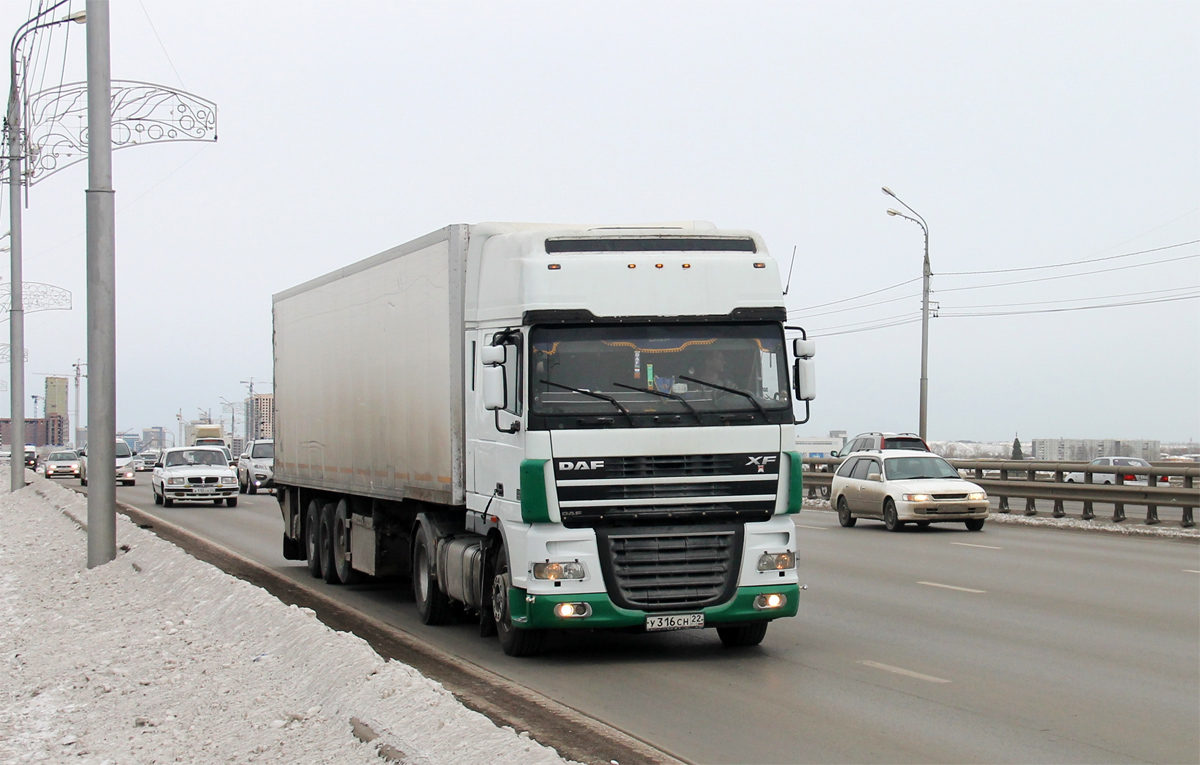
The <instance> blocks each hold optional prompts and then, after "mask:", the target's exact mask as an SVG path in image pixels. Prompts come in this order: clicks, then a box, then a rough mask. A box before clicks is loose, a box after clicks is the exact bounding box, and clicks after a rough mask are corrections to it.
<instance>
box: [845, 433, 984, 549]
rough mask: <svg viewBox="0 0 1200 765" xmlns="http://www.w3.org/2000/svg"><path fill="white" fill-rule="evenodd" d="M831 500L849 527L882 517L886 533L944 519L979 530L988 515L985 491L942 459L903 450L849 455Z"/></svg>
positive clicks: (926, 524)
mask: <svg viewBox="0 0 1200 765" xmlns="http://www.w3.org/2000/svg"><path fill="white" fill-rule="evenodd" d="M829 501H830V502H831V503H832V504H833V506H834V507H835V508H836V509H837V514H838V521H839V522H840V523H841V524H842V525H843V526H847V527H849V526H853V525H854V524H855V522H856V521H857V520H858V519H859V518H878V519H879V520H881V521H883V525H884V526H886V527H887V529H888V531H899V530H900V528H901V527H902V526H903V525H904V524H905V523H916V524H917V525H918V526H921V527H924V526H928V525H929V524H930V523H937V522H945V521H959V522H962V523H964V524H966V527H967V528H968V529H969V530H971V531H979V530H980V529H982V528H983V523H984V521H985V520H987V517H988V497H987V492H985V491H984V490H983V489H982V488H980V487H979V486H978V485H976V484H973V483H971V482H970V481H967V480H964V479H963V478H962V476H960V475H959V474H958V471H957V470H956V469H955V468H954V467H953V466H952V465H951V464H950V463H949V462H946V460H944V459H942V458H941V457H938V456H937V455H935V454H921V453H914V452H912V451H908V450H905V449H882V450H879V451H866V452H857V453H855V454H851V455H850V456H849V457H847V458H846V461H845V462H843V463H842V464H841V466H840V467H839V468H838V470H837V473H835V474H834V476H833V486H832V488H831V489H830V497H829Z"/></svg>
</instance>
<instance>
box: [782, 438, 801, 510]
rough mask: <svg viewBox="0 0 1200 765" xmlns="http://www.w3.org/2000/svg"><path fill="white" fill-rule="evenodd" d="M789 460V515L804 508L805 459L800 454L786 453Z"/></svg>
mask: <svg viewBox="0 0 1200 765" xmlns="http://www.w3.org/2000/svg"><path fill="white" fill-rule="evenodd" d="M784 454H786V455H787V456H788V459H789V467H790V468H791V469H790V470H789V471H788V503H787V512H788V514H789V515H791V514H793V513H798V512H800V508H802V507H804V459H803V458H802V457H801V456H800V452H784Z"/></svg>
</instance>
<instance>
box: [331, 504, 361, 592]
mask: <svg viewBox="0 0 1200 765" xmlns="http://www.w3.org/2000/svg"><path fill="white" fill-rule="evenodd" d="M332 544H333V567H334V569H335V570H336V571H337V578H338V580H339V581H341V583H342V584H354V583H355V582H357V581H358V579H359V576H358V572H357V571H355V570H354V568H353V567H352V566H351V565H350V503H349V502H347V501H346V500H344V499H343V500H340V501H339V502H338V503H337V509H336V510H335V511H334V513H333V539H332Z"/></svg>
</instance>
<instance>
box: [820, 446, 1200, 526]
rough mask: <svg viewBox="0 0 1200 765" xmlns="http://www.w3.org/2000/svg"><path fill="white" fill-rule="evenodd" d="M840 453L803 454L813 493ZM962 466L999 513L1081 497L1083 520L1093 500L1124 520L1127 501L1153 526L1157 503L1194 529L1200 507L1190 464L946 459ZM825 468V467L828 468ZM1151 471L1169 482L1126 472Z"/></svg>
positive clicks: (1197, 474) (1057, 508) (823, 488)
mask: <svg viewBox="0 0 1200 765" xmlns="http://www.w3.org/2000/svg"><path fill="white" fill-rule="evenodd" d="M842 459H843V458H842V457H806V458H805V459H804V467H805V472H804V482H805V484H807V485H808V487H809V493H808V496H809V497H810V498H815V497H817V495H818V494H819V495H820V496H821V497H823V498H828V497H829V487H830V485H831V484H832V483H833V473H834V471H836V470H837V466H838V465H840V464H841V463H842ZM947 462H949V463H950V464H951V465H953V466H954V467H955V468H957V469H958V471H959V473H960V474H964V477H966V478H970V479H971V480H972V481H973V482H975V483H977V484H979V485H980V486H981V487H982V488H983V489H984V490H986V491H987V493H988V494H989V495H991V496H994V497H996V498H998V499H999V500H1000V507H999V512H1001V513H1008V512H1011V510H1010V508H1009V505H1008V500H1009V499H1010V498H1013V497H1017V498H1021V499H1024V500H1025V515H1037V514H1038V510H1037V500H1039V499H1043V500H1050V501H1051V502H1053V503H1054V504H1053V510H1052V514H1053V516H1054V517H1055V518H1062V517H1063V516H1065V515H1066V511H1065V510H1064V509H1063V503H1064V502H1082V503H1083V514H1082V515H1081V516H1080V517H1081V518H1082V519H1083V520H1085V521H1090V520H1093V519H1095V517H1096V513H1095V509H1094V504H1095V503H1097V502H1099V503H1101V504H1110V505H1112V506H1113V515H1112V520H1113V522H1114V523H1121V522H1122V521H1125V520H1127V519H1126V516H1125V505H1135V506H1139V507H1142V506H1144V507H1145V508H1146V520H1145V523H1147V524H1150V525H1153V524H1156V523H1161V522H1162V521H1160V520H1159V517H1158V508H1160V507H1171V508H1178V509H1180V510H1181V511H1182V516H1183V517H1182V520H1181V521H1180V524H1179V525H1180V526H1182V527H1184V528H1191V527H1193V526H1195V525H1196V521H1195V518H1194V516H1193V513H1194V511H1195V509H1196V508H1197V507H1200V487H1198V486H1197V484H1196V479H1197V478H1200V466H1190V465H1188V464H1187V463H1176V462H1169V463H1165V462H1160V463H1157V464H1152V465H1151V467H1149V468H1146V467H1127V466H1121V467H1110V466H1104V467H1100V466H1092V465H1089V464H1088V463H1086V462H1044V461H1035V460H947ZM826 471H827V472H826ZM1068 473H1082V474H1083V479H1084V480H1083V483H1069V482H1067V481H1066V479H1065V477H1064V476H1065V475H1066V474H1068ZM1094 475H1114V476H1116V483H1114V484H1098V483H1094V482H1093V476H1094ZM1128 475H1133V476H1137V477H1147V476H1153V477H1154V478H1155V479H1160V478H1163V477H1165V478H1167V479H1169V481H1170V483H1168V484H1166V485H1163V484H1162V483H1161V482H1160V481H1157V480H1156V481H1155V483H1154V485H1153V486H1149V485H1147V486H1143V485H1141V484H1127V483H1125V476H1128Z"/></svg>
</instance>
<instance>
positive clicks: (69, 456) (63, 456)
mask: <svg viewBox="0 0 1200 765" xmlns="http://www.w3.org/2000/svg"><path fill="white" fill-rule="evenodd" d="M47 459H49V460H50V461H51V462H59V461H63V460H74V459H79V457H78V456H77V455H76V454H75V452H54V453H53V454H51V455H50V456H49V457H48V458H47Z"/></svg>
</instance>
